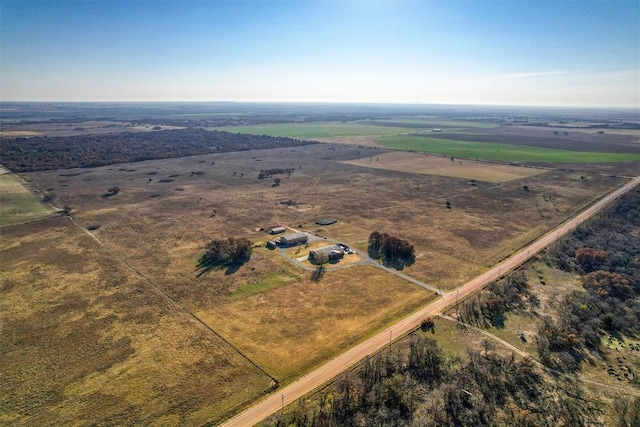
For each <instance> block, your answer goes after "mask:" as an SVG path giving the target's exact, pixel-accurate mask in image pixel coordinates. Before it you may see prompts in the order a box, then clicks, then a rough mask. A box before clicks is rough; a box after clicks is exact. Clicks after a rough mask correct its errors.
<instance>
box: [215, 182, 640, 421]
mask: <svg viewBox="0 0 640 427" xmlns="http://www.w3.org/2000/svg"><path fill="white" fill-rule="evenodd" d="M638 184H640V177H636V178H634V179H632V180H631V181H629V182H628V183H626V184H625V185H623V186H622V187H620V188H618V189H617V190H615V191H613V192H611V193H609V194H608V195H606V196H605V197H603V198H602V199H600V200H599V201H597V202H596V203H594V204H592V205H591V206H589V207H588V208H587V209H585V210H584V211H582V212H581V213H580V214H578V215H576V216H575V217H573V218H572V219H570V220H568V221H566V222H565V223H564V224H561V225H560V226H559V227H557V228H555V229H553V230H551V231H550V232H548V233H547V234H545V235H544V236H542V237H541V238H539V239H538V240H536V241H535V242H533V243H531V244H530V245H528V246H527V247H525V248H524V249H522V250H520V251H519V252H517V253H515V254H513V255H512V256H511V257H509V258H507V259H506V260H504V261H502V262H500V263H499V264H497V265H495V266H494V267H493V268H492V269H491V270H489V271H487V272H485V273H484V274H481V275H480V276H478V277H476V278H474V279H472V280H471V281H469V282H467V283H466V284H464V285H463V286H461V287H460V288H458V289H457V290H456V291H454V292H449V293H447V294H445V295H444V296H443V298H441V299H439V300H437V301H434V302H433V303H431V304H429V305H427V306H425V307H423V308H422V309H420V310H418V311H417V312H415V313H413V314H411V315H409V316H408V317H405V318H404V319H402V320H400V321H399V322H397V323H396V324H394V325H392V326H391V327H390V328H388V329H387V330H385V331H383V332H380V333H379V334H377V335H375V336H373V337H371V338H369V339H368V340H366V341H364V342H362V343H360V344H358V345H356V346H355V347H353V348H351V349H350V350H348V351H346V352H344V353H342V354H341V355H339V356H338V357H336V358H335V359H332V360H330V361H329V362H327V363H326V364H324V365H323V366H321V367H320V368H318V369H316V370H315V371H313V372H310V373H309V374H307V375H305V376H303V377H302V378H300V379H298V380H297V381H295V382H293V383H291V384H289V385H288V386H286V387H283V388H282V389H280V390H277V391H275V392H274V393H273V394H271V395H269V396H267V397H266V398H264V399H263V400H261V401H260V402H258V403H257V404H255V405H254V406H252V407H250V408H248V409H246V410H245V411H243V412H241V413H240V414H238V415H236V416H235V417H233V418H231V419H229V420H228V421H227V422H225V423H224V424H222V425H223V426H227V427H231V426H242V427H245V426H253V425H255V424H257V423H259V422H260V421H262V420H263V419H265V418H266V417H268V416H270V415H272V414H274V413H276V412H277V411H279V410H281V409H282V408H283V406H285V405H288V404H290V403H292V402H294V401H295V400H297V399H299V398H301V397H302V396H304V395H305V394H307V393H309V392H311V391H312V390H314V389H315V388H317V387H320V386H321V385H323V384H324V383H326V382H328V381H329V380H331V379H332V378H334V377H336V376H337V375H339V374H340V373H341V372H343V371H345V370H346V369H348V368H349V367H351V366H352V365H354V364H356V363H357V362H359V361H360V360H362V359H363V358H365V357H366V356H368V355H371V354H373V353H375V352H377V351H379V350H380V349H382V348H384V347H385V346H386V345H389V343H390V341H391V340H392V339H394V338H397V337H401V336H403V335H405V334H407V333H409V332H411V331H412V330H414V329H415V328H416V327H418V326H419V325H420V323H421V321H422V320H423V319H425V318H427V317H429V316H433V315H435V314H437V313H441V312H443V311H444V310H446V309H447V308H449V307H451V306H452V305H454V304H455V303H456V301H458V300H462V299H464V298H466V297H468V296H469V295H471V294H473V293H475V292H478V291H479V290H481V289H482V288H483V287H485V286H486V285H488V284H489V283H490V282H491V281H492V280H495V279H496V278H498V277H500V276H501V275H504V274H505V273H506V272H508V271H510V270H513V269H514V268H516V267H518V266H520V265H521V264H523V263H524V262H525V261H526V260H528V259H529V258H531V257H532V256H534V255H535V254H537V253H538V252H540V251H541V250H543V249H544V248H546V247H547V246H549V245H550V244H552V243H553V242H555V241H556V240H558V239H559V238H560V237H562V236H564V235H566V234H567V233H569V232H570V231H571V230H573V229H574V228H575V227H576V226H578V224H580V223H581V222H583V221H585V220H586V219H588V218H589V217H591V216H592V215H594V214H595V213H596V212H598V211H600V210H601V209H603V208H604V207H606V206H608V205H609V204H611V203H612V202H613V201H614V200H615V199H616V198H618V197H620V196H621V195H623V194H625V193H626V192H628V191H630V190H631V189H632V188H633V187H635V186H636V185H638Z"/></svg>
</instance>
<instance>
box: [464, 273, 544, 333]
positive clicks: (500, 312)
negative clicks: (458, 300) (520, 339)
mask: <svg viewBox="0 0 640 427" xmlns="http://www.w3.org/2000/svg"><path fill="white" fill-rule="evenodd" d="M539 304H540V301H539V300H538V298H537V297H536V296H535V295H534V294H533V293H531V291H530V289H529V282H528V281H527V278H526V276H525V275H524V273H522V272H521V271H514V272H512V273H511V274H509V275H507V276H506V277H504V278H503V279H501V280H499V281H497V282H493V283H491V284H490V285H489V286H488V287H487V290H486V291H485V292H482V293H481V294H480V295H478V296H477V297H475V298H471V299H469V300H466V301H465V302H464V303H462V304H461V305H460V309H459V313H458V315H459V316H460V320H462V321H463V322H464V323H469V324H473V325H476V326H478V327H481V328H485V327H489V326H495V327H498V328H502V327H504V320H505V318H506V315H507V313H509V312H511V311H523V310H527V309H530V308H534V307H537V306H538V305H539Z"/></svg>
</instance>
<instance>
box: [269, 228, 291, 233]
mask: <svg viewBox="0 0 640 427" xmlns="http://www.w3.org/2000/svg"><path fill="white" fill-rule="evenodd" d="M285 231H287V229H286V228H284V227H273V228H271V229H269V234H280V233H284V232H285Z"/></svg>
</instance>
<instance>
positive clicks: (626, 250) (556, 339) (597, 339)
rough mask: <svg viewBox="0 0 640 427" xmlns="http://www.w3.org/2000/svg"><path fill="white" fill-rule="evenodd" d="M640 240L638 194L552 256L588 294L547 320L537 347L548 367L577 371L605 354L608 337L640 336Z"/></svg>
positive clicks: (570, 298) (575, 295)
mask: <svg viewBox="0 0 640 427" xmlns="http://www.w3.org/2000/svg"><path fill="white" fill-rule="evenodd" d="M638 236H640V190H634V191H633V192H631V193H629V194H628V195H626V196H625V197H623V198H621V199H620V200H619V201H617V202H616V204H615V205H613V206H612V207H611V208H609V209H607V210H606V211H604V212H602V213H600V214H599V215H598V216H597V217H596V218H594V219H592V220H590V221H589V222H587V223H584V224H582V225H581V226H580V227H578V228H577V229H576V230H575V231H574V232H573V233H572V234H570V235H569V236H567V237H566V238H565V239H563V240H562V241H560V242H558V243H557V244H556V245H555V246H554V247H553V248H552V249H551V250H550V251H549V253H548V256H547V257H546V258H545V261H546V262H547V263H548V264H550V265H552V266H555V267H558V268H560V269H562V270H565V271H569V272H573V273H576V274H579V275H580V280H581V285H582V288H583V290H584V291H574V292H572V293H570V294H568V295H567V296H566V297H565V298H564V301H562V303H561V306H562V307H563V309H562V310H559V311H558V313H557V316H556V318H555V319H552V318H550V317H545V318H543V319H542V320H543V321H542V324H541V326H540V328H539V331H538V338H537V343H536V344H537V348H538V353H539V354H540V358H541V360H542V361H543V362H544V363H546V364H548V365H549V366H551V367H554V368H556V369H558V370H564V371H576V370H579V369H580V367H581V364H582V363H583V362H584V360H585V359H587V358H588V357H589V354H590V353H594V354H595V355H600V354H601V352H602V349H601V346H602V341H601V338H602V334H603V333H608V334H611V335H617V334H624V335H626V336H629V337H638V336H639V335H640V257H638V254H639V253H640V237H638ZM633 377H634V382H635V383H636V384H640V381H639V380H638V375H633Z"/></svg>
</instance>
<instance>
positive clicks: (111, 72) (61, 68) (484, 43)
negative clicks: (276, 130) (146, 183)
mask: <svg viewBox="0 0 640 427" xmlns="http://www.w3.org/2000/svg"><path fill="white" fill-rule="evenodd" d="M0 20H1V22H0V24H1V25H0V40H1V41H0V99H1V100H4V101H301V102H308V101H314V102H325V101H326V102H336V101H337V102H398V103H404V102H410V103H444V104H488V105H549V106H618V107H638V106H639V104H640V2H639V1H637V0H632V1H625V0H613V1H604V0H602V1H600V0H598V1H596V0H581V1H578V0H576V1H564V0H553V1H545V0H535V1H534V0H471V1H463V0H446V1H444V0H443V1H431V0H424V1H417V0H413V1H410V0H396V1H391V0H341V1H328V0H316V1H305V0H296V1H293V0H289V1H278V0H271V1H267V0H262V1H256V0H253V1H243V0H233V1H221V0H220V1H188V0H187V1H179V2H176V1H171V0H139V1H136V0H129V1H118V0H108V1H102V0H93V1H92V0H85V1H80V0H75V1H65V0H61V1H42V2H41V1H32V0H21V1H13V0H0Z"/></svg>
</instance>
